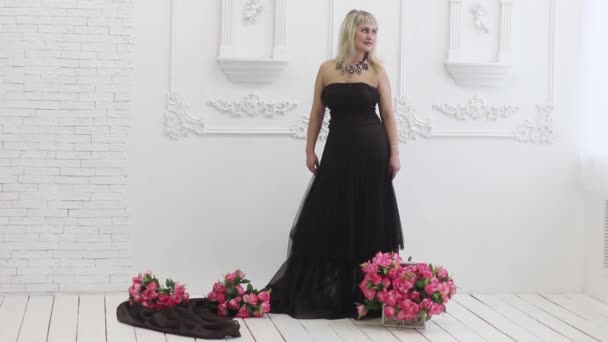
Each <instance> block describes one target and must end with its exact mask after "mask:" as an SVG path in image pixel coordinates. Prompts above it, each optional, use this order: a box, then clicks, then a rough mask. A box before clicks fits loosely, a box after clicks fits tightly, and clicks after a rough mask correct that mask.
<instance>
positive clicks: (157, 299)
mask: <svg viewBox="0 0 608 342" xmlns="http://www.w3.org/2000/svg"><path fill="white" fill-rule="evenodd" d="M165 285H166V287H165V286H162V285H161V284H160V282H159V281H158V279H156V277H155V276H154V274H152V272H150V271H147V272H145V273H144V274H141V273H140V274H139V275H138V276H137V277H134V278H133V284H132V285H131V286H130V287H129V304H131V305H133V304H134V303H140V304H141V305H143V306H144V307H146V308H150V309H155V310H161V309H164V308H167V307H174V306H176V305H177V304H180V303H185V302H187V301H188V299H189V298H190V295H188V293H187V292H186V288H185V287H184V285H180V284H179V283H176V282H174V281H173V280H171V279H167V280H166V281H165Z"/></svg>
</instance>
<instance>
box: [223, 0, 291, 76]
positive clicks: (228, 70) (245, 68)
mask: <svg viewBox="0 0 608 342" xmlns="http://www.w3.org/2000/svg"><path fill="white" fill-rule="evenodd" d="M252 1H255V2H259V1H257V0H250V1H249V2H252ZM285 1H286V0H275V3H274V9H275V11H274V44H273V47H272V57H270V58H242V57H239V56H238V53H237V49H236V47H235V46H234V44H233V41H232V40H233V39H232V38H233V36H232V35H233V32H232V26H233V20H232V17H233V15H232V8H233V5H234V0H222V20H221V21H222V27H221V39H220V48H219V54H218V57H217V61H218V63H219V65H220V68H221V69H222V71H223V72H224V73H225V74H226V75H227V76H228V79H230V80H231V81H232V82H246V83H251V82H255V83H270V82H272V81H274V80H275V79H276V78H277V77H278V76H279V75H280V74H281V73H282V72H283V69H285V66H286V65H287V60H286V59H285V55H286V39H285V26H286V25H285V22H286V18H285V15H286V10H285Z"/></svg>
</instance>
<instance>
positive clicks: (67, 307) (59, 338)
mask: <svg viewBox="0 0 608 342" xmlns="http://www.w3.org/2000/svg"><path fill="white" fill-rule="evenodd" d="M77 329H78V296H70V295H56V296H55V298H54V301H53V312H52V313H51V324H50V326H49V336H48V341H47V342H64V341H76V330H77Z"/></svg>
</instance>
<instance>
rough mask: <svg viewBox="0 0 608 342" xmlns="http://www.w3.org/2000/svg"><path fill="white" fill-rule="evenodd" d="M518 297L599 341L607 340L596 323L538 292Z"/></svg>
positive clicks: (606, 335) (606, 334)
mask: <svg viewBox="0 0 608 342" xmlns="http://www.w3.org/2000/svg"><path fill="white" fill-rule="evenodd" d="M518 297H520V298H522V299H523V300H525V301H526V302H528V303H530V304H532V305H534V306H536V307H538V308H540V309H541V310H544V311H546V312H547V313H549V314H551V315H553V316H555V317H557V318H559V319H560V320H562V321H564V322H566V323H568V324H570V325H571V326H573V327H575V328H576V329H578V330H580V331H582V332H583V333H585V334H587V335H589V336H591V337H593V338H595V339H598V340H600V341H608V333H606V332H605V331H603V329H600V328H599V327H597V326H596V325H594V324H592V323H591V322H589V321H586V320H585V319H584V318H582V317H580V316H578V315H576V314H574V313H572V312H570V311H568V310H566V309H565V308H563V307H561V306H559V305H557V304H555V303H553V302H551V301H549V300H547V299H546V298H543V297H541V296H540V295H538V294H519V295H518Z"/></svg>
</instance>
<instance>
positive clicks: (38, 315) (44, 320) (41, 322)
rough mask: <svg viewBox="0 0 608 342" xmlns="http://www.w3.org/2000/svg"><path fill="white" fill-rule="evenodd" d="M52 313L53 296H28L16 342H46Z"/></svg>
mask: <svg viewBox="0 0 608 342" xmlns="http://www.w3.org/2000/svg"><path fill="white" fill-rule="evenodd" d="M52 311H53V296H30V298H29V300H28V302H27V307H26V309H25V315H24V316H23V323H22V324H21V332H20V333H19V339H18V340H17V341H18V342H38V341H46V338H47V333H48V329H49V322H50V319H51V312H52Z"/></svg>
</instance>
